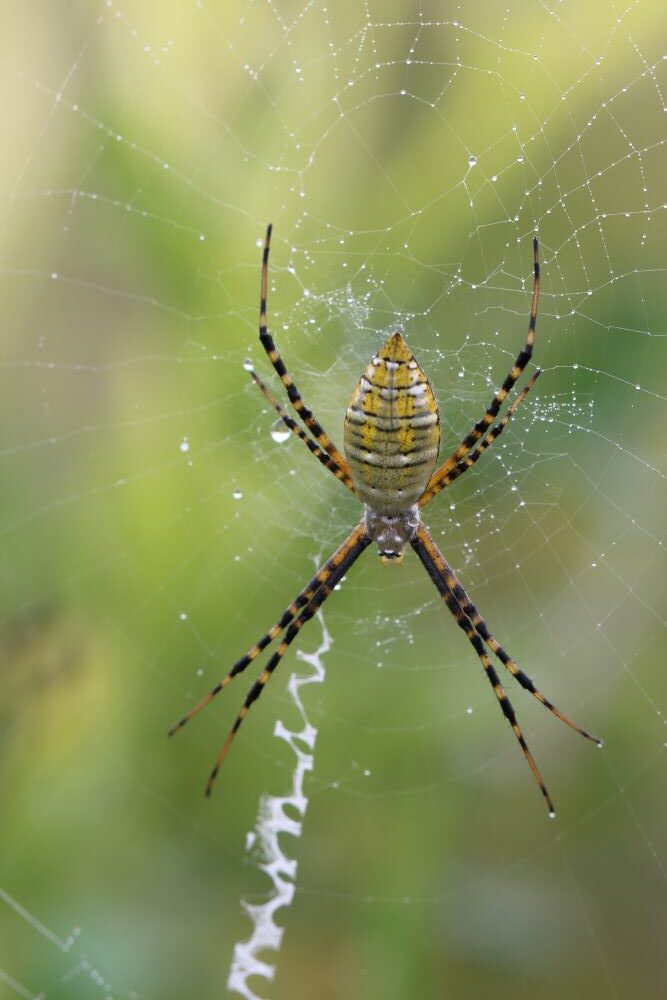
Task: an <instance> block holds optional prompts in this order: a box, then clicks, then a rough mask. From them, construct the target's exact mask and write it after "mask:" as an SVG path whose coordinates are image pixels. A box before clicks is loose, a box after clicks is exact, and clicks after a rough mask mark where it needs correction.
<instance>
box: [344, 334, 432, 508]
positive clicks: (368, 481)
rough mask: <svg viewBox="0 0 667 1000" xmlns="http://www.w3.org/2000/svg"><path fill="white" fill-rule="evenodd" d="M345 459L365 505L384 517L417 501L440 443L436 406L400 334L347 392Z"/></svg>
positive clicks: (429, 473) (426, 382)
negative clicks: (354, 386) (349, 394)
mask: <svg viewBox="0 0 667 1000" xmlns="http://www.w3.org/2000/svg"><path fill="white" fill-rule="evenodd" d="M343 435H344V446H345V457H346V458H347V461H348V464H349V466H350V472H351V474H352V480H353V482H354V488H355V490H356V492H357V494H358V496H359V497H360V499H361V500H363V502H364V503H367V504H368V506H369V507H372V509H373V510H375V511H377V512H378V513H379V514H385V515H387V516H388V517H395V516H397V515H398V514H401V513H403V512H404V511H406V510H408V508H409V507H411V506H412V504H414V503H416V502H417V500H419V498H420V496H421V495H422V493H423V492H424V490H425V489H426V486H427V484H428V481H429V479H430V478H431V473H432V472H433V470H434V468H435V464H436V461H437V458H438V449H439V447H440V418H439V415H438V404H437V403H436V401H435V396H434V395H433V390H432V389H431V386H430V385H429V382H428V379H427V378H426V375H425V374H424V372H423V371H422V369H421V368H420V367H419V365H418V364H417V362H416V361H415V359H414V356H413V354H412V351H411V350H410V348H409V347H408V345H407V344H406V343H405V341H404V340H403V337H402V336H401V334H400V333H394V334H393V335H392V336H391V337H390V338H389V339H388V340H387V342H386V344H385V345H384V346H383V347H382V349H381V350H380V351H378V353H377V355H376V356H375V357H374V358H373V360H372V361H371V362H370V364H368V365H367V367H366V370H365V371H364V373H363V375H362V376H361V378H360V379H359V382H358V383H357V386H356V388H355V390H354V392H353V393H352V398H351V400H350V403H349V406H348V408H347V412H346V414H345V426H344V431H343Z"/></svg>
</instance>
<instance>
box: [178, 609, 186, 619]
mask: <svg viewBox="0 0 667 1000" xmlns="http://www.w3.org/2000/svg"><path fill="white" fill-rule="evenodd" d="M178 617H179V618H180V619H181V621H182V622H186V621H187V620H188V614H187V611H181V613H180V615H179V616H178Z"/></svg>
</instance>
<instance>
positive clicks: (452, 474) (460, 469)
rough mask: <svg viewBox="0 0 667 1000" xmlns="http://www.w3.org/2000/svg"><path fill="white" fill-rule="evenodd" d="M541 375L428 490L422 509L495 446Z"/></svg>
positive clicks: (530, 381)
mask: <svg viewBox="0 0 667 1000" xmlns="http://www.w3.org/2000/svg"><path fill="white" fill-rule="evenodd" d="M541 374H542V369H541V368H538V369H537V370H536V371H535V373H534V374H533V375H532V376H531V378H530V379H529V381H528V382H526V384H525V386H524V387H523V389H522V390H521V392H520V393H519V395H518V396H517V397H516V399H515V400H514V401H513V403H512V405H511V406H510V407H509V409H508V410H507V413H506V414H505V416H504V417H503V419H502V420H499V421H498V423H497V424H496V426H495V427H494V428H493V429H492V430H490V431H488V432H487V434H486V436H485V437H483V438H482V440H481V441H480V443H479V444H478V445H477V447H476V448H475V449H474V451H471V452H469V453H468V454H467V455H466V457H465V458H462V459H461V461H460V462H458V463H457V465H455V466H454V468H453V469H450V471H449V472H448V473H447V474H446V475H445V476H443V478H442V479H441V480H440V481H439V482H438V483H436V484H435V486H433V487H429V488H428V489H427V491H426V493H424V495H423V496H422V497H421V499H420V500H419V506H420V507H424V506H425V505H426V504H427V503H429V501H430V500H432V499H433V497H435V496H437V495H438V493H441V492H442V490H444V489H445V487H446V486H449V484H450V483H453V482H454V480H455V479H458V478H459V476H462V475H463V473H464V472H467V471H468V469H469V468H470V466H471V465H474V464H475V462H477V461H478V460H479V459H480V458H481V457H482V455H483V454H484V452H485V451H486V449H487V448H489V447H490V446H491V445H492V444H493V442H494V441H495V440H496V438H497V437H499V436H500V434H502V432H503V430H504V429H505V427H507V424H508V423H509V421H510V420H511V419H512V417H513V416H514V414H515V413H516V410H517V408H518V407H519V406H520V405H521V402H522V401H523V400H524V399H525V397H526V396H527V394H528V393H529V392H530V390H531V389H532V387H533V386H534V385H535V383H536V381H537V379H538V378H539V377H540V375H541Z"/></svg>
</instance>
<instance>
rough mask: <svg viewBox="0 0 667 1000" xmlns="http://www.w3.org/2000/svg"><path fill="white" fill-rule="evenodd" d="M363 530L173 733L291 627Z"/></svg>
mask: <svg viewBox="0 0 667 1000" xmlns="http://www.w3.org/2000/svg"><path fill="white" fill-rule="evenodd" d="M363 533H364V529H363V526H362V525H359V526H358V527H357V528H355V530H354V531H353V532H352V534H351V535H350V536H349V537H348V538H347V539H346V540H345V541H344V542H343V544H342V545H341V546H340V547H339V548H338V549H336V551H335V552H334V553H333V555H332V556H330V557H329V559H327V561H326V562H325V563H324V565H323V566H321V567H320V569H318V571H317V573H316V574H315V576H313V577H312V579H310V580H309V581H308V583H307V584H306V586H305V587H304V588H303V590H301V591H300V592H299V593H298V594H297V596H296V597H295V598H294V600H293V601H292V603H291V604H289V605H288V606H287V607H286V608H285V610H284V611H283V613H282V615H281V616H280V618H279V619H278V621H277V622H276V623H275V624H274V625H272V626H271V628H270V629H268V631H267V632H265V633H264V635H263V636H262V637H261V639H258V640H257V642H256V643H255V644H254V645H253V646H250V648H249V649H248V650H246V652H245V653H244V654H243V656H242V657H241V658H240V659H239V660H237V661H236V663H235V664H234V665H233V666H232V667H231V669H230V670H229V671H228V672H227V674H225V676H224V677H223V678H222V680H220V681H218V683H217V684H216V685H215V687H213V688H212V689H211V690H210V691H209V692H208V694H207V695H205V696H204V697H203V698H202V699H201V701H199V702H198V703H197V704H196V705H195V706H194V708H191V709H190V711H189V712H186V713H185V715H184V716H183V717H182V718H181V719H179V720H178V722H176V723H174V725H173V726H172V727H171V729H170V730H169V736H173V735H174V733H177V732H178V731H179V729H182V728H183V726H185V725H186V723H188V722H189V721H190V719H193V718H194V717H195V715H198V714H199V712H201V710H202V709H203V708H205V707H206V706H207V705H208V704H209V702H211V701H213V699H214V698H215V696H216V695H218V694H219V693H220V692H221V691H222V689H223V688H226V687H227V685H228V684H230V683H231V682H232V681H233V680H234V678H235V677H236V675H237V674H240V673H243V671H244V670H245V669H246V667H248V666H249V665H250V664H251V663H252V662H253V660H255V659H257V657H258V656H259V654H260V653H261V652H262V650H264V649H266V647H267V646H269V645H270V644H271V643H272V642H273V640H274V639H276V638H277V637H278V636H279V635H280V633H281V632H282V631H283V630H284V629H285V628H287V626H288V625H289V624H290V622H291V621H292V620H293V618H294V617H295V615H296V613H297V611H298V610H299V609H300V608H302V607H304V606H305V605H306V604H308V602H309V601H310V600H311V598H313V597H314V596H315V595H316V594H317V593H318V592H319V590H320V588H321V587H322V585H323V584H324V583H326V581H327V580H328V579H329V578H330V577H331V575H332V573H335V572H336V570H337V567H338V566H339V564H340V562H341V560H343V559H344V558H345V557H346V556H347V554H348V552H349V551H350V549H351V548H354V546H355V545H357V543H358V542H359V539H360V538H361V536H362V535H363ZM364 547H365V546H364ZM360 551H363V549H362V550H360ZM355 558H356V557H355Z"/></svg>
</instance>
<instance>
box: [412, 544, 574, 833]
mask: <svg viewBox="0 0 667 1000" xmlns="http://www.w3.org/2000/svg"><path fill="white" fill-rule="evenodd" d="M411 544H412V547H413V549H414V550H415V552H416V553H417V555H418V557H419V559H420V560H421V562H422V564H423V566H424V568H425V569H426V572H427V573H428V575H429V576H430V577H431V580H432V581H433V583H434V584H435V586H436V589H437V591H438V593H439V594H440V596H441V597H442V598H443V600H444V601H445V604H446V605H447V607H448V608H449V610H450V611H451V613H452V614H453V616H454V618H455V619H456V623H457V624H458V626H459V628H461V629H463V631H464V632H465V634H466V636H467V637H468V639H469V640H470V642H471V643H472V645H473V647H474V650H475V652H476V653H477V656H478V657H479V659H480V661H481V663H482V666H483V667H484V670H485V672H486V676H487V677H488V679H489V683H490V684H491V687H492V688H493V691H494V694H495V696H496V698H497V699H498V703H499V704H500V708H501V711H502V713H503V715H504V716H505V718H506V719H507V721H508V722H509V724H510V726H511V727H512V730H513V731H514V735H515V736H516V738H517V741H518V743H519V746H520V747H521V749H522V750H523V755H524V757H525V758H526V760H527V761H528V765H529V767H530V769H531V771H532V772H533V775H534V776H535V780H536V781H537V784H538V785H539V786H540V791H541V792H542V795H543V796H544V799H545V801H546V804H547V807H548V809H549V815H550V816H551V817H553V816H555V815H556V811H555V809H554V805H553V801H552V799H551V796H550V795H549V792H548V791H547V787H546V785H545V784H544V779H543V778H542V775H541V774H540V770H539V768H538V766H537V764H536V763H535V758H534V757H533V755H532V753H531V752H530V749H529V747H528V744H527V743H526V740H525V737H524V735H523V733H522V732H521V727H520V726H519V723H518V721H517V717H516V714H515V712H514V708H513V707H512V703H511V701H510V700H509V698H508V697H507V694H506V693H505V689H504V687H503V686H502V684H501V682H500V678H499V677H498V674H497V673H496V670H495V668H494V666H493V664H492V663H491V660H490V659H489V656H488V653H487V652H486V650H485V649H484V643H483V642H482V640H481V638H480V635H479V633H478V632H477V630H476V629H475V626H474V625H473V623H472V621H471V620H470V618H469V617H468V616H467V614H466V613H465V612H464V611H463V609H462V608H461V606H460V604H459V602H458V601H457V599H456V597H455V596H454V593H453V591H452V589H451V588H450V586H449V584H448V582H447V578H446V575H445V574H444V572H443V571H442V569H440V568H439V566H438V564H437V563H436V562H435V560H434V559H433V556H432V552H433V550H435V551H436V552H438V554H440V553H439V550H438V548H437V546H436V544H435V542H434V541H433V539H432V538H431V536H430V535H429V533H428V531H427V530H426V528H425V527H424V526H423V525H420V527H419V529H418V531H417V534H416V535H415V537H414V538H413V539H412V542H411ZM441 558H442V557H441ZM443 562H444V559H443Z"/></svg>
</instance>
